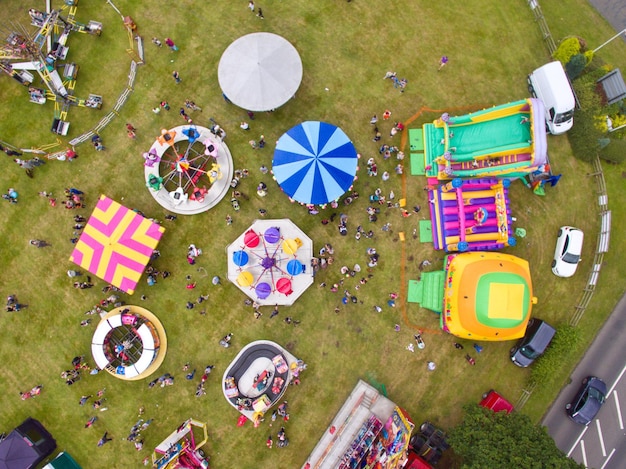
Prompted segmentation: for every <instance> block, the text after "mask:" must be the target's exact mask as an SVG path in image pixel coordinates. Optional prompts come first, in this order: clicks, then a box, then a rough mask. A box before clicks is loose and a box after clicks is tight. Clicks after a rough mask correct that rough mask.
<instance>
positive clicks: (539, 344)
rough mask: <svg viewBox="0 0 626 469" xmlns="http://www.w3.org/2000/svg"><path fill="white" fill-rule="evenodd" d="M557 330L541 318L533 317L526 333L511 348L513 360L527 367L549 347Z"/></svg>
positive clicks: (518, 364)
mask: <svg viewBox="0 0 626 469" xmlns="http://www.w3.org/2000/svg"><path fill="white" fill-rule="evenodd" d="M555 333H556V330H554V327H552V326H551V325H550V324H548V323H547V322H545V321H542V320H541V319H537V318H532V319H531V320H530V321H528V325H527V326H526V334H524V337H522V338H521V339H520V340H519V341H518V342H517V344H515V347H513V348H512V349H511V360H512V361H513V363H515V364H516V365H517V366H521V367H527V366H529V365H531V364H532V362H534V361H535V360H536V359H537V358H539V357H540V356H541V355H542V354H543V352H545V350H546V349H547V348H548V345H550V342H552V338H553V337H554V334H555Z"/></svg>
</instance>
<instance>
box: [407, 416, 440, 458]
mask: <svg viewBox="0 0 626 469" xmlns="http://www.w3.org/2000/svg"><path fill="white" fill-rule="evenodd" d="M409 446H410V448H411V449H412V450H413V451H414V452H415V453H417V454H418V455H419V456H420V457H421V458H422V459H424V460H425V461H427V462H429V463H430V464H433V465H436V464H437V463H438V462H439V459H441V456H442V455H443V452H444V451H445V450H447V449H448V448H449V447H450V445H448V442H447V441H446V434H445V433H444V432H443V431H442V430H440V429H439V428H437V427H436V426H435V425H433V424H432V423H430V422H424V423H423V424H422V425H420V427H419V429H417V431H416V432H415V433H414V434H413V436H411V439H410V441H409Z"/></svg>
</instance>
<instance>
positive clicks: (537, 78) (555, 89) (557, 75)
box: [528, 61, 576, 135]
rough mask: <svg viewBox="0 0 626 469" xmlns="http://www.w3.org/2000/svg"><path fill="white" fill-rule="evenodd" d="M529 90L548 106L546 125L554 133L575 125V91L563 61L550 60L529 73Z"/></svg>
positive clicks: (559, 132)
mask: <svg viewBox="0 0 626 469" xmlns="http://www.w3.org/2000/svg"><path fill="white" fill-rule="evenodd" d="M528 91H530V94H531V95H532V96H533V97H535V98H538V99H540V100H541V102H543V104H544V106H545V108H546V127H547V129H548V131H549V132H550V133H551V134H553V135H559V134H563V133H565V132H567V131H568V130H569V129H571V128H572V125H574V106H575V105H576V101H575V99H574V92H573V91H572V88H571V86H570V83H569V80H568V78H567V75H565V70H564V69H563V65H561V62H559V61H556V62H550V63H548V64H545V65H543V66H541V67H539V68H538V69H537V70H535V71H534V72H533V73H531V74H530V75H528Z"/></svg>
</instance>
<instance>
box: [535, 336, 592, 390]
mask: <svg viewBox="0 0 626 469" xmlns="http://www.w3.org/2000/svg"><path fill="white" fill-rule="evenodd" d="M580 339H581V336H580V331H579V330H578V329H577V328H576V327H573V326H569V325H565V326H560V327H558V328H557V330H556V334H555V335H554V339H552V343H551V344H550V347H548V350H546V353H545V354H544V355H543V356H542V357H541V358H539V359H538V360H537V361H536V362H535V364H534V365H533V367H532V369H531V371H530V379H531V381H532V382H533V383H535V384H536V385H537V386H538V387H541V386H542V385H544V384H548V383H549V382H550V381H551V380H552V378H553V377H554V376H556V375H557V374H558V373H557V372H558V370H559V369H560V368H561V366H562V365H563V363H565V362H567V357H568V354H569V353H570V350H573V349H575V348H576V346H577V345H578V342H580Z"/></svg>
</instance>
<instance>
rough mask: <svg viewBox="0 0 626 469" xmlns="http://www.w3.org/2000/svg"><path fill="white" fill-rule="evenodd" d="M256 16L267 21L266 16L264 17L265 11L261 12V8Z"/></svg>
mask: <svg viewBox="0 0 626 469" xmlns="http://www.w3.org/2000/svg"><path fill="white" fill-rule="evenodd" d="M256 15H257V16H258V17H259V18H261V19H262V20H264V19H265V16H263V10H261V9H260V8H259V11H258V13H257V14H256Z"/></svg>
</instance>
